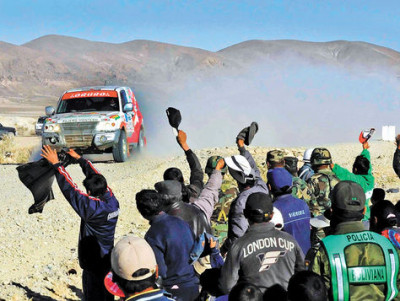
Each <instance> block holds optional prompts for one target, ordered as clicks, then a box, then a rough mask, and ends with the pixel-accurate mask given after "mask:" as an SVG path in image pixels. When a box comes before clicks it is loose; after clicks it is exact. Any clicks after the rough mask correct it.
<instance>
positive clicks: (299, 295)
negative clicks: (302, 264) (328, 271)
mask: <svg viewBox="0 0 400 301" xmlns="http://www.w3.org/2000/svg"><path fill="white" fill-rule="evenodd" d="M288 300H289V301H326V300H328V291H327V289H326V287H325V284H324V281H323V279H322V277H321V276H320V275H318V274H316V273H314V272H311V271H301V272H298V273H296V274H294V275H293V276H292V277H291V278H290V280H289V285H288Z"/></svg>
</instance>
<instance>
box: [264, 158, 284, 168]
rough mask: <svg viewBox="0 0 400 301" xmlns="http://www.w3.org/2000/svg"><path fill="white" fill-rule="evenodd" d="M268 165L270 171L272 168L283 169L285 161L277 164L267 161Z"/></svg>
mask: <svg viewBox="0 0 400 301" xmlns="http://www.w3.org/2000/svg"><path fill="white" fill-rule="evenodd" d="M268 163H269V164H270V166H271V167H270V169H272V168H277V167H285V159H282V160H281V161H279V162H276V161H268Z"/></svg>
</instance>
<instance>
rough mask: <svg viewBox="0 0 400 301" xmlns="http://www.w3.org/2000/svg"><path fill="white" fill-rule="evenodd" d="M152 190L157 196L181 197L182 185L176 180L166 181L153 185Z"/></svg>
mask: <svg viewBox="0 0 400 301" xmlns="http://www.w3.org/2000/svg"><path fill="white" fill-rule="evenodd" d="M154 188H155V189H156V190H157V192H158V193H159V194H162V195H173V196H177V197H180V196H182V184H181V183H180V182H178V181H176V180H166V181H161V182H157V183H156V184H154Z"/></svg>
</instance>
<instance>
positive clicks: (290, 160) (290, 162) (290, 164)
mask: <svg viewBox="0 0 400 301" xmlns="http://www.w3.org/2000/svg"><path fill="white" fill-rule="evenodd" d="M298 162H299V159H297V158H296V157H285V168H286V170H287V171H288V172H290V174H291V175H292V176H294V177H297V163H298Z"/></svg>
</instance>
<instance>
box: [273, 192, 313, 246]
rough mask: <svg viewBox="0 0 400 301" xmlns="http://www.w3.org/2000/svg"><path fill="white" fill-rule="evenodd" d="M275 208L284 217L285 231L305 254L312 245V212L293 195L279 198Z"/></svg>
mask: <svg viewBox="0 0 400 301" xmlns="http://www.w3.org/2000/svg"><path fill="white" fill-rule="evenodd" d="M274 207H275V208H277V209H278V210H279V211H280V212H281V214H282V217H283V223H284V226H283V231H285V232H287V233H289V234H291V235H292V236H293V237H294V238H295V239H296V241H297V242H298V244H299V245H300V247H301V249H302V251H303V253H304V254H307V251H308V249H310V247H311V243H310V210H309V208H308V205H307V204H306V202H304V201H303V200H300V199H298V198H295V197H293V196H292V195H291V194H284V195H281V196H279V197H278V198H277V199H276V200H275V202H274Z"/></svg>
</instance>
